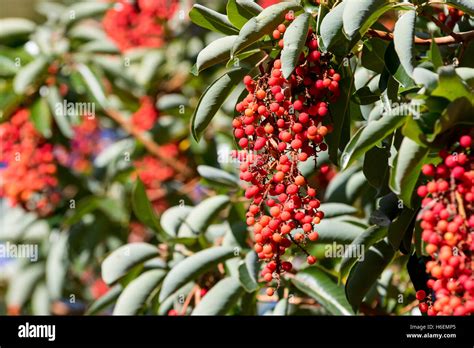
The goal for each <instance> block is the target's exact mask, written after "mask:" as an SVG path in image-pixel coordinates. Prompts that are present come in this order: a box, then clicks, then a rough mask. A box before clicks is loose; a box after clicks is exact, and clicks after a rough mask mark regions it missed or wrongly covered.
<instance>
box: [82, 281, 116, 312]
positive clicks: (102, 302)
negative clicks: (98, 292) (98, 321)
mask: <svg viewBox="0 0 474 348" xmlns="http://www.w3.org/2000/svg"><path fill="white" fill-rule="evenodd" d="M122 290H123V289H122V285H120V284H116V285H114V286H112V287H111V288H110V289H109V291H107V293H105V294H104V295H102V296H101V297H99V298H98V299H97V300H95V301H94V302H92V304H91V305H90V307H89V308H88V309H87V311H86V313H85V315H96V314H99V313H100V312H102V311H103V310H104V309H106V308H107V307H109V306H111V305H112V304H113V303H114V302H115V301H116V300H117V298H118V297H119V296H120V294H121V293H122Z"/></svg>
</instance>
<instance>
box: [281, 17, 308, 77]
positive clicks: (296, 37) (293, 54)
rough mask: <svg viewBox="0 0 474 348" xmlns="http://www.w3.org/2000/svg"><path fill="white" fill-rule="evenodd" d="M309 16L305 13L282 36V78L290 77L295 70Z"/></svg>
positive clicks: (304, 39)
mask: <svg viewBox="0 0 474 348" xmlns="http://www.w3.org/2000/svg"><path fill="white" fill-rule="evenodd" d="M311 18H312V17H311V14H310V13H308V12H305V13H303V14H301V15H299V16H298V17H296V19H295V20H294V21H293V22H292V23H291V24H290V25H289V26H288V28H287V29H286V31H285V34H284V35H283V43H284V45H283V50H282V51H281V63H282V67H281V69H282V72H283V77H285V78H286V79H287V78H288V77H290V75H291V74H292V73H293V70H295V67H296V64H297V63H298V61H299V59H300V54H301V51H302V50H303V47H304V45H305V43H306V39H307V37H308V30H309V24H310V22H311Z"/></svg>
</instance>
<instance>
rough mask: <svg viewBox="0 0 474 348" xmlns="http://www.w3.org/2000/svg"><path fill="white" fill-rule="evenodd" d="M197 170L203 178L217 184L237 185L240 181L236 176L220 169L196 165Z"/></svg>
mask: <svg viewBox="0 0 474 348" xmlns="http://www.w3.org/2000/svg"><path fill="white" fill-rule="evenodd" d="M197 171H198V173H199V175H200V176H202V177H203V178H204V179H206V180H209V181H211V182H214V183H217V184H221V185H225V186H230V187H238V186H239V183H240V180H239V179H238V178H237V177H235V176H234V175H232V174H230V173H228V172H226V171H224V170H222V169H217V168H214V167H211V166H205V165H200V166H198V167H197Z"/></svg>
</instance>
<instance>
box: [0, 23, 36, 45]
mask: <svg viewBox="0 0 474 348" xmlns="http://www.w3.org/2000/svg"><path fill="white" fill-rule="evenodd" d="M0 28H2V30H1V31H0V42H1V41H3V40H6V39H10V38H17V37H25V36H27V35H29V34H31V33H32V32H33V31H34V30H35V28H36V24H35V23H34V22H32V21H30V20H29V19H26V18H4V19H0Z"/></svg>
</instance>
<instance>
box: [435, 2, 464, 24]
mask: <svg viewBox="0 0 474 348" xmlns="http://www.w3.org/2000/svg"><path fill="white" fill-rule="evenodd" d="M462 16H464V12H463V11H461V10H458V9H457V8H454V7H451V6H448V11H447V14H446V13H445V12H444V11H442V12H440V13H438V19H439V21H440V22H441V23H443V24H445V25H446V26H447V27H448V28H450V29H454V27H455V26H456V23H457V22H458V21H459V20H460V19H461V18H462Z"/></svg>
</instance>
